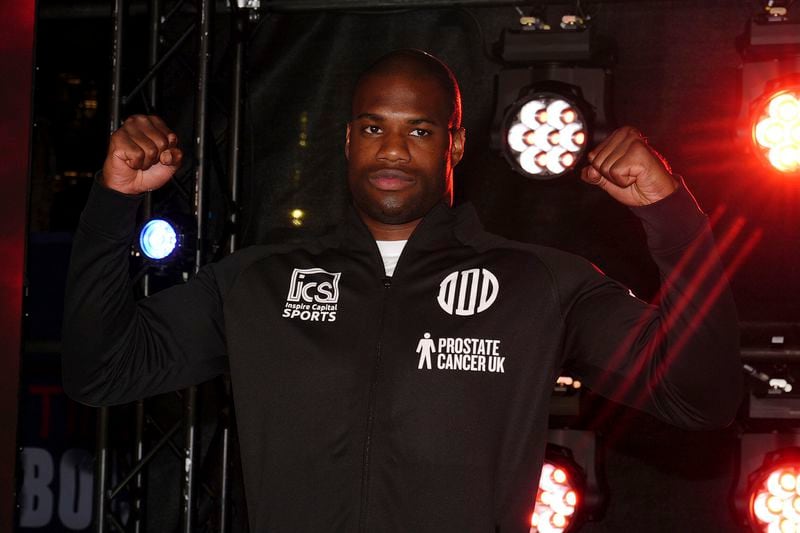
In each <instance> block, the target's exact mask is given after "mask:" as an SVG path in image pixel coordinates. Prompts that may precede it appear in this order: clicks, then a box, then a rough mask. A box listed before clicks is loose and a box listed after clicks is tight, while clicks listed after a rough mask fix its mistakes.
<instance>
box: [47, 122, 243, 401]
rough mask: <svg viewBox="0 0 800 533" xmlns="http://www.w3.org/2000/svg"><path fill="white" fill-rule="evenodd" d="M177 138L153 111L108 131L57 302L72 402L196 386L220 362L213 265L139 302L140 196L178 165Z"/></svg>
mask: <svg viewBox="0 0 800 533" xmlns="http://www.w3.org/2000/svg"><path fill="white" fill-rule="evenodd" d="M181 158H182V153H181V151H180V149H179V148H178V138H177V136H176V135H175V134H174V133H172V132H171V131H170V130H169V129H168V128H167V127H166V125H165V124H164V123H163V121H161V119H159V118H158V117H144V116H136V117H131V118H129V119H128V120H126V121H125V124H124V125H123V126H122V127H121V128H120V129H119V130H117V131H116V132H114V134H113V135H112V136H111V140H110V142H109V148H108V154H107V157H106V160H105V163H104V165H103V176H102V178H101V180H100V181H101V182H102V185H101V184H100V183H95V185H94V187H93V188H92V191H91V193H90V196H89V200H88V202H87V204H86V207H85V209H84V212H83V214H82V216H81V220H80V224H79V226H78V229H77V231H76V234H75V240H74V243H73V250H72V258H71V262H70V271H69V275H68V278H67V290H66V298H65V306H64V332H63V343H62V344H63V360H62V362H63V364H62V368H63V380H64V388H65V390H66V391H67V393H68V394H69V395H70V396H72V397H73V398H75V399H77V400H80V401H83V402H86V403H89V404H95V405H99V404H113V403H123V402H127V401H131V400H134V399H138V398H143V397H145V396H150V395H153V394H157V393H161V392H166V391H169V390H175V389H179V388H183V387H186V386H188V385H190V384H194V383H199V382H201V381H205V380H207V379H210V378H211V377H213V376H215V375H217V374H219V373H220V372H223V371H224V370H225V368H226V364H227V360H226V357H225V341H224V331H223V330H224V326H223V318H222V302H221V296H220V293H219V287H218V283H217V280H216V278H215V275H214V273H213V270H212V269H210V268H208V269H204V270H203V271H201V272H200V273H199V274H198V275H197V276H196V277H195V278H194V279H193V280H191V281H190V282H189V283H186V284H183V285H179V286H176V287H173V288H171V289H168V290H165V291H162V292H159V293H157V294H156V295H154V296H152V297H149V298H146V299H145V300H143V301H141V302H139V303H137V302H136V301H135V300H134V297H133V292H132V287H131V283H130V277H129V272H128V269H129V258H130V243H131V241H132V239H133V236H134V232H135V230H136V213H137V210H138V207H139V204H140V203H141V199H142V195H141V194H139V193H142V192H144V191H147V190H150V189H156V188H158V187H160V186H162V185H164V184H165V183H166V182H167V181H169V179H171V177H172V176H173V175H174V174H175V172H176V171H177V169H178V167H179V166H180V163H181Z"/></svg>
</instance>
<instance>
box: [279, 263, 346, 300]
mask: <svg viewBox="0 0 800 533" xmlns="http://www.w3.org/2000/svg"><path fill="white" fill-rule="evenodd" d="M341 276H342V273H341V272H336V273H331V272H326V271H325V270H322V269H321V268H308V269H302V268H295V269H294V272H292V280H291V282H289V296H287V297H286V301H287V302H301V301H302V302H307V303H313V302H317V303H320V304H335V303H336V302H338V301H339V278H340V277H341Z"/></svg>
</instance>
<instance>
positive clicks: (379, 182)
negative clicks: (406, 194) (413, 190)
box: [368, 168, 416, 191]
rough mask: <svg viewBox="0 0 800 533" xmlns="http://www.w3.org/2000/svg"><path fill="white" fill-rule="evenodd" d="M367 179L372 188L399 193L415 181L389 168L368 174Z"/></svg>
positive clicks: (400, 171) (407, 175) (404, 173)
mask: <svg viewBox="0 0 800 533" xmlns="http://www.w3.org/2000/svg"><path fill="white" fill-rule="evenodd" d="M368 179H369V182H370V183H371V184H372V186H373V187H375V188H376V189H379V190H382V191H399V190H401V189H405V188H407V187H410V186H412V185H413V184H414V182H415V181H416V180H415V179H414V176H412V175H411V174H408V173H406V172H403V171H402V170H397V169H390V168H387V169H381V170H377V171H375V172H370V174H369V176H368Z"/></svg>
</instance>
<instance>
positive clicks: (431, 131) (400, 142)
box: [345, 73, 464, 225]
mask: <svg viewBox="0 0 800 533" xmlns="http://www.w3.org/2000/svg"><path fill="white" fill-rule="evenodd" d="M452 109H453V107H452V102H450V98H449V95H448V94H447V92H446V91H445V90H444V88H442V87H441V85H440V84H438V83H437V82H436V81H434V80H432V79H430V78H414V77H411V76H408V75H404V74H403V73H397V74H388V75H373V76H370V77H368V78H366V79H364V80H362V81H361V83H360V84H359V87H358V89H357V90H356V94H355V96H354V98H353V116H352V120H351V122H350V123H349V124H348V125H347V141H346V144H345V154H346V156H347V161H348V164H347V176H348V184H349V186H350V191H351V193H352V195H353V202H354V203H355V206H356V209H357V210H358V211H359V213H360V214H361V216H362V218H364V221H365V222H366V223H367V225H370V223H376V222H377V223H379V224H392V225H395V224H406V223H409V222H412V221H415V220H418V219H420V218H422V217H423V216H424V215H425V214H426V213H427V212H428V211H429V210H430V209H431V208H432V207H433V206H434V205H436V203H438V202H439V201H441V200H442V198H445V199H446V200H448V201H450V200H451V199H452V190H453V172H452V171H453V166H455V165H456V164H457V163H458V162H459V161H460V160H461V156H462V155H463V152H464V130H463V129H459V130H457V131H455V132H451V124H450V115H451V113H452Z"/></svg>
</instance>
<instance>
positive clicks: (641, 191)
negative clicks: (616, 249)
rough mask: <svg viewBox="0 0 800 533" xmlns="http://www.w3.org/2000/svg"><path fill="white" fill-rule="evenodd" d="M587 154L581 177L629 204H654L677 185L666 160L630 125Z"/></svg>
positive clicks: (671, 191) (615, 132)
mask: <svg viewBox="0 0 800 533" xmlns="http://www.w3.org/2000/svg"><path fill="white" fill-rule="evenodd" d="M588 157H589V165H587V166H586V167H584V169H583V171H581V179H582V180H583V181H585V182H586V183H590V184H592V185H597V186H598V187H600V188H601V189H603V190H605V191H606V192H607V193H608V194H609V195H611V197H612V198H614V199H615V200H617V201H618V202H620V203H622V204H624V205H627V206H629V207H638V206H642V205H648V204H652V203H653V202H657V201H659V200H661V199H662V198H666V197H667V196H669V195H670V194H672V193H673V192H674V191H675V189H677V188H678V180H677V179H675V177H673V175H672V173H671V169H670V168H669V165H668V164H667V162H666V161H664V159H663V158H662V157H661V155H659V154H658V152H656V151H655V150H653V149H652V148H650V145H648V144H647V141H646V140H645V139H644V137H642V134H641V133H639V131H638V130H636V129H635V128H632V127H630V126H624V127H622V128H619V129H618V130H616V131H614V132H613V133H612V134H611V135H609V136H608V138H607V139H606V140H605V141H603V142H602V143H600V144H599V145H598V146H597V147H596V148H595V149H594V150H592V151H591V152H589V156H588Z"/></svg>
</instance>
